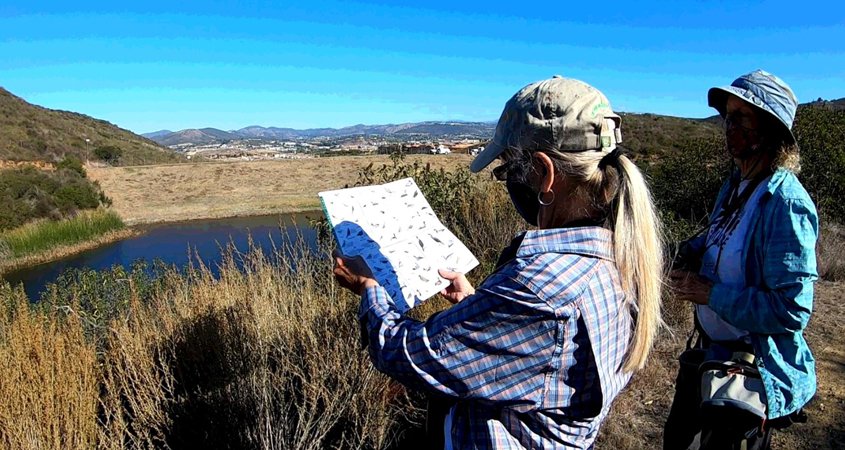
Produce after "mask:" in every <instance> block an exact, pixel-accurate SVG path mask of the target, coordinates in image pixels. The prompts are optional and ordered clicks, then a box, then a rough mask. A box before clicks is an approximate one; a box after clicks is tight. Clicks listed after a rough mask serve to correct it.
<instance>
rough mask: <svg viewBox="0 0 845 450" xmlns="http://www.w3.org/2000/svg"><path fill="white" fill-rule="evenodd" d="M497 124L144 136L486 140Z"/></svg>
mask: <svg viewBox="0 0 845 450" xmlns="http://www.w3.org/2000/svg"><path fill="white" fill-rule="evenodd" d="M495 127H496V123H495V122H458V121H441V122H417V123H404V124H398V125H395V124H390V125H362V124H359V125H353V126H349V127H344V128H310V129H305V130H297V129H293V128H278V127H262V126H257V125H254V126H249V127H246V128H241V129H240V130H231V131H224V130H219V129H217V128H200V129H188V130H181V131H176V132H171V131H168V130H161V131H155V132H152V133H145V134H143V136H144V137H147V138H149V139H152V140H154V141H156V142H158V143H159V144H161V145H167V146H173V145H179V144H193V145H201V144H212V143H217V142H227V141H233V140H239V139H263V140H297V139H314V138H321V137H326V138H343V137H349V136H383V137H386V136H391V135H393V136H401V137H411V136H419V137H422V138H431V139H443V138H457V137H474V138H480V139H486V138H489V137H491V136H492V135H493V131H494V130H495Z"/></svg>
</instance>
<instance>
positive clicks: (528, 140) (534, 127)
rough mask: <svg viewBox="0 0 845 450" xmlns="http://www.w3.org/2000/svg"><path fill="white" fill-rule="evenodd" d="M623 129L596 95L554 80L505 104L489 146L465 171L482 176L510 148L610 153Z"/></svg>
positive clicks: (577, 83)
mask: <svg viewBox="0 0 845 450" xmlns="http://www.w3.org/2000/svg"><path fill="white" fill-rule="evenodd" d="M621 124H622V119H621V118H620V117H619V116H618V115H617V114H615V113H614V112H613V110H612V109H611V108H610V102H609V101H608V100H607V97H605V96H604V94H602V93H601V92H600V91H599V90H598V89H596V88H594V87H592V86H590V85H588V84H587V83H584V82H583V81H578V80H573V79H571V78H563V77H561V76H558V75H556V76H554V77H553V78H550V79H548V80H543V81H538V82H536V83H532V84H529V85H528V86H525V87H524V88H522V89H520V90H519V92H517V93H516V94H515V95H514V96H513V97H511V99H510V100H508V102H507V103H506V104H505V109H504V111H502V116H501V117H500V118H499V123H498V124H497V125H496V133H495V134H494V135H493V140H492V141H490V143H489V144H487V147H485V148H484V150H483V151H482V152H481V153H479V154H478V156H476V157H475V159H474V160H473V161H472V164H470V167H469V168H470V170H471V171H472V172H479V171H481V170H482V169H484V168H485V167H487V166H488V165H489V164H490V163H491V162H493V160H495V159H496V158H498V157H499V155H501V154H502V152H504V151H505V149H507V148H509V147H510V148H519V149H528V150H544V151H549V152H582V151H587V150H597V151H608V152H609V151H611V150H613V149H614V148H616V145H617V144H619V143H621V142H622V132H621V129H620V126H621Z"/></svg>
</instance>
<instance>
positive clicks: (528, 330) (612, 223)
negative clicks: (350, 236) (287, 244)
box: [334, 77, 663, 449]
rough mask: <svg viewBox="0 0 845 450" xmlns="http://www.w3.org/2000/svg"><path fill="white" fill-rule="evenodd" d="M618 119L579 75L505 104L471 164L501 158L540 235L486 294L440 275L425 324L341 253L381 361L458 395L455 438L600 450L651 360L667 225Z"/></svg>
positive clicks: (465, 442) (504, 266)
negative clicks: (439, 290)
mask: <svg viewBox="0 0 845 450" xmlns="http://www.w3.org/2000/svg"><path fill="white" fill-rule="evenodd" d="M620 122H621V119H620V118H619V116H618V115H616V114H614V113H613V111H612V110H611V108H610V105H609V103H608V101H607V98H605V96H604V95H603V94H602V93H601V92H599V91H598V90H596V89H595V88H593V87H591V86H589V85H587V84H585V83H583V82H581V81H577V80H571V79H566V78H560V77H555V78H552V79H548V80H544V81H540V82H537V83H533V84H531V85H528V86H526V87H525V88H523V89H522V90H520V91H519V92H517V94H516V95H514V96H513V98H511V99H510V101H508V103H507V104H506V106H505V109H504V112H503V113H502V116H501V118H500V119H499V123H498V125H497V127H496V133H495V136H494V138H493V141H492V142H491V143H490V144H489V145H488V146H487V147H486V148H485V150H484V151H483V152H481V153H480V154H479V155H478V156H477V157H476V158H475V160H474V161H473V162H472V165H471V170H472V171H473V172H478V171H480V170H482V169H484V168H485V167H486V166H488V165H489V164H490V163H492V162H493V161H494V160H496V159H500V160H501V161H502V164H501V165H499V166H498V167H496V168H495V169H494V170H493V172H494V175H495V176H496V177H497V178H498V179H499V180H501V181H504V182H506V186H507V190H508V191H509V193H510V195H511V200H512V202H513V205H514V207H515V208H516V209H517V211H519V213H520V214H521V215H522V216H523V218H525V220H526V221H527V222H529V223H531V224H532V225H534V226H536V227H537V229H532V230H529V231H526V232H524V233H521V234H519V235H518V236H517V237H516V238H515V239H514V241H513V242H512V243H511V245H510V246H509V247H507V248H506V249H505V250H504V251H503V252H502V255H501V256H500V258H499V264H498V265H497V266H498V267H497V268H496V270H495V271H494V273H493V274H491V275H490V276H489V277H488V278H487V279H486V280H485V281H484V282H483V283H482V284H481V286H479V287H478V289H474V288H473V287H472V286H471V285H470V284H469V283H468V282H467V280H466V278H465V277H464V276H463V275H461V274H457V273H451V272H441V275H442V276H443V277H444V278H447V279H449V280H451V281H452V284H451V286H450V287H449V288H448V289H446V290H445V291H444V292H443V295H445V296H446V297H447V298H448V299H450V300H451V301H453V303H455V305H454V306H452V307H451V308H449V309H447V310H445V311H442V312H440V313H438V314H436V315H434V316H432V318H430V319H429V320H427V321H426V322H418V321H415V320H412V319H410V318H408V317H405V316H402V315H400V314H399V313H398V311H397V309H396V308H395V306H394V303H393V301H392V300H391V299H390V298H389V296H388V295H387V294H386V292H385V291H384V290H383V289H382V288H380V287H379V286H378V285H377V283H376V282H375V281H374V280H373V279H372V278H370V277H369V276H368V273H367V269H366V267H362V266H361V264H360V260H354V259H351V258H345V257H342V256H338V258H337V259H336V262H335V264H336V265H335V269H334V273H335V276H336V277H337V279H338V281H339V282H340V284H341V285H343V286H345V287H347V288H349V289H350V290H352V291H353V292H356V293H359V294H361V295H362V302H361V308H360V316H359V317H360V320H361V324H362V327H363V328H364V330H365V331H366V333H367V335H368V337H369V351H370V356H371V359H372V361H373V363H374V365H375V366H376V367H377V368H378V369H379V370H381V371H383V372H385V373H387V374H388V375H390V376H392V377H394V378H395V379H397V380H399V381H400V382H402V383H404V384H406V385H408V386H411V387H414V388H418V389H421V390H424V391H427V392H429V393H433V394H439V395H440V396H441V397H444V398H448V399H450V400H451V401H452V403H451V406H450V408H449V409H448V413H446V414H445V418H444V419H443V420H442V421H441V422H440V423H439V424H437V428H439V429H440V430H443V433H442V434H441V436H443V440H442V441H440V442H439V443H440V444H444V445H445V446H446V448H478V449H486V448H509V449H510V448H591V446H592V445H593V442H594V441H595V439H596V436H597V433H598V430H599V426H600V425H601V422H602V420H603V419H604V418H605V417H606V415H607V414H608V412H609V409H610V405H611V403H612V402H613V400H614V398H615V397H616V395H617V394H618V393H619V392H620V391H621V390H622V388H623V387H624V386H625V385H626V384H627V383H628V380H629V379H630V377H631V374H632V372H633V371H635V370H637V369H639V368H641V367H643V365H644V364H645V361H646V358H647V357H648V354H649V351H650V350H651V346H652V342H653V340H654V337H655V334H656V330H657V326H658V324H659V323H660V295H661V292H660V291H661V272H662V265H663V260H662V257H663V253H662V244H661V241H660V238H659V236H660V234H659V233H660V227H659V225H660V223H659V221H658V219H657V216H656V214H655V209H654V206H653V204H652V201H651V197H650V194H649V191H648V188H647V186H646V184H645V182H644V180H643V177H642V175H641V174H640V172H639V171H638V170H637V168H636V166H635V165H634V164H633V163H632V162H631V161H630V160H629V159H628V158H627V157H626V156H625V155H624V154H622V153H621V151H620V149H619V148H618V147H617V144H618V143H619V142H621V139H622V135H621V132H620V128H619V126H620ZM478 213H479V214H483V213H484V212H483V211H478ZM430 425H432V424H430Z"/></svg>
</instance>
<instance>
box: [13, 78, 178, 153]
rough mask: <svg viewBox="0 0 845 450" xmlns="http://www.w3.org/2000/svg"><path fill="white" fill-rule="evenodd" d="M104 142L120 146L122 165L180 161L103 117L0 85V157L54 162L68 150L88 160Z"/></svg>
mask: <svg viewBox="0 0 845 450" xmlns="http://www.w3.org/2000/svg"><path fill="white" fill-rule="evenodd" d="M86 139H89V140H90V142H86V141H85V140H86ZM103 146H115V147H119V148H120V149H121V150H123V156H122V157H121V158H120V160H119V164H121V165H135V164H153V163H163V162H176V161H179V160H180V159H181V157H180V156H178V155H176V154H175V153H173V152H172V151H170V150H168V149H166V148H164V147H162V146H160V145H159V144H156V143H155V142H153V141H151V140H149V139H147V138H144V137H141V136H138V135H137V134H135V133H132V132H131V131H128V130H124V129H122V128H118V127H117V126H115V125H113V124H111V123H109V122H106V121H104V120H99V119H95V118H93V117H89V116H86V115H84V114H78V113H73V112H68V111H58V110H52V109H47V108H42V107H40V106H36V105H32V104H30V103H27V102H26V101H24V100H23V99H21V98H19V97H16V96H15V95H13V94H11V93H10V92H9V91H7V90H5V89H3V88H0V160H12V161H37V160H41V161H58V160H60V159H61V158H62V157H64V156H65V155H68V154H71V155H74V156H77V157H79V158H80V159H81V160H83V161H84V160H85V159H86V157H87V156H89V153H90V158H91V159H93V158H94V156H93V154H94V150H95V149H96V148H98V147H103Z"/></svg>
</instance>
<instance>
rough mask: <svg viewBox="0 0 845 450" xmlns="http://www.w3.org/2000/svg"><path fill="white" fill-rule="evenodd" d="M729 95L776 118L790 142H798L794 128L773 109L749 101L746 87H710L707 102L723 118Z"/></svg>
mask: <svg viewBox="0 0 845 450" xmlns="http://www.w3.org/2000/svg"><path fill="white" fill-rule="evenodd" d="M728 95H733V96H735V97H737V98H738V99H740V100H742V101H744V102H745V103H747V104H749V105H751V106H752V107H753V108H755V109H757V110H758V111H762V112H764V113H766V114H768V115H769V116H771V117H772V118H774V119H775V121H776V122H777V123H779V124H780V125H781V128H782V129H783V131H785V132H786V137H787V138H788V139H789V140H791V142H790V144H794V143H796V142H797V141H796V139H795V135H794V134H792V130H790V129H789V127H788V126H786V124H785V123H783V122H782V121H781V120H780V118H779V117H778V116H777V115H775V114H774V113H772V112H771V111H767V110H766V109H765V108H762V107H761V106H760V105H756V104H754V102H751V101H749V100H748V97H747V96H748V95H749V94H748V91H747V90H745V89H741V88H738V87H736V86H724V87H714V88H710V90H709V91H707V104H708V105H709V106H710V107H711V108H713V109H715V110H716V111H719V115H720V116H722V119H724V118H725V113H726V110H727V106H728Z"/></svg>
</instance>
